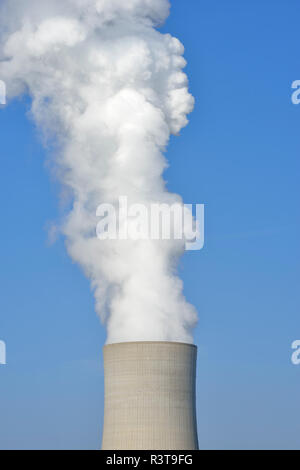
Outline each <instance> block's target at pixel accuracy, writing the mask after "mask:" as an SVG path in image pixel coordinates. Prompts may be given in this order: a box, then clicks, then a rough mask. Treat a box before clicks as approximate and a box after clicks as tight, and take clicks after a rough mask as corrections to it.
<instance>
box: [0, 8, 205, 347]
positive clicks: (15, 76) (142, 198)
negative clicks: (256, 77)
mask: <svg viewBox="0 0 300 470" xmlns="http://www.w3.org/2000/svg"><path fill="white" fill-rule="evenodd" d="M168 14H169V2H168V0H126V1H125V0H63V1H61V0H42V1H41V0H26V1H24V0H4V1H3V2H2V6H1V11H0V18H1V19H0V30H1V38H0V39H1V49H0V77H1V79H2V80H4V81H5V82H6V83H7V88H8V94H9V97H10V98H13V97H15V96H17V95H20V94H23V93H28V94H30V96H31V97H32V110H31V111H32V115H33V117H34V120H35V122H36V123H37V125H38V126H39V127H40V128H41V130H42V131H43V133H44V135H45V136H46V137H50V138H51V139H53V137H54V138H55V158H54V160H55V167H56V170H57V173H58V174H59V178H60V180H61V181H62V183H63V184H64V185H65V187H67V188H68V189H69V190H70V191H71V193H72V200H73V203H72V208H71V210H70V212H69V213H68V215H67V216H66V217H65V220H64V223H63V226H62V231H63V233H64V234H65V236H66V241H67V249H68V252H69V254H70V256H71V257H72V259H73V260H75V261H76V262H77V263H79V264H80V265H81V266H82V268H83V269H84V272H85V274H86V275H87V276H88V277H89V278H90V280H91V284H92V288H93V290H94V294H95V299H96V309H97V312H98V313H99V315H100V317H101V319H102V321H103V322H104V323H105V324H106V326H107V332H108V340H107V341H108V342H118V341H146V340H157V341H159V340H163V341H184V342H191V341H192V328H193V326H194V325H195V322H196V312H195V310H194V308H193V307H192V306H191V305H190V304H189V303H187V302H186V300H185V298H184V296H183V286H182V282H181V280H180V279H179V278H178V276H177V273H176V266H177V262H178V258H179V257H180V256H181V255H182V253H183V247H184V242H183V241H178V240H177V241H174V240H169V241H151V240H138V241H105V242H101V241H99V240H98V239H97V238H96V235H95V227H96V224H97V218H96V209H97V206H98V205H99V204H100V203H104V202H105V203H112V204H116V201H117V200H118V198H119V196H120V195H127V196H128V200H129V201H130V202H139V203H144V204H145V205H149V204H151V203H152V202H156V203H157V202H168V203H170V204H172V203H174V202H178V203H180V204H182V201H181V198H180V197H179V196H177V195H174V194H170V193H168V191H167V190H166V188H165V183H164V180H163V176H162V175H163V172H164V169H165V168H166V160H165V158H164V155H163V152H164V150H165V147H166V145H167V143H168V140H169V137H170V134H178V133H179V131H180V129H181V128H183V127H184V126H185V125H186V124H187V118H186V116H187V114H188V113H190V112H191V111H192V109H193V104H194V100H193V97H192V96H191V95H190V94H189V93H188V88H187V86H188V84H187V77H186V75H185V74H184V73H183V72H182V69H183V68H184V67H185V60H184V58H183V57H182V54H183V52H184V49H183V46H182V44H181V43H180V42H179V41H178V40H177V39H176V38H174V37H171V36H170V35H168V34H161V33H160V32H159V31H157V30H156V29H155V26H156V25H157V24H159V23H161V22H163V21H164V20H165V19H166V18H167V16H168Z"/></svg>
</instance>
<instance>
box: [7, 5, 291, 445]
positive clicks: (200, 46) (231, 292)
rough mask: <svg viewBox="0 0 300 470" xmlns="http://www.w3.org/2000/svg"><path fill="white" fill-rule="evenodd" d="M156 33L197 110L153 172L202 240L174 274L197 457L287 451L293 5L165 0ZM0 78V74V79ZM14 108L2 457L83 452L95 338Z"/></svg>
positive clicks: (95, 399)
mask: <svg viewBox="0 0 300 470" xmlns="http://www.w3.org/2000/svg"><path fill="white" fill-rule="evenodd" d="M172 5H173V7H172V13H171V17H170V18H169V20H168V21H167V23H166V25H165V26H164V27H163V28H162V30H163V31H166V32H170V33H171V34H173V35H175V36H176V37H178V38H179V39H181V41H182V42H183V43H184V45H185V47H186V53H185V57H186V58H187V60H188V67H187V72H188V75H189V78H190V85H191V91H192V93H193V95H194V96H195V98H196V108H195V111H194V113H193V114H192V115H191V118H190V125H189V126H188V127H187V128H186V129H185V130H184V131H183V132H182V134H181V137H180V138H172V140H171V143H170V146H169V149H168V158H169V160H170V163H171V166H170V168H169V169H168V171H167V172H166V179H167V180H168V186H169V188H170V190H172V191H176V192H179V193H181V194H182V195H183V197H184V200H185V202H186V203H205V204H206V243H205V248H204V249H203V250H202V251H200V252H189V253H187V254H186V256H185V258H184V259H183V261H182V264H181V267H180V271H181V274H182V277H183V279H184V281H185V292H186V295H187V297H188V299H189V300H190V301H191V302H193V303H194V304H195V305H196V307H197V309H198V311H199V325H198V327H197V330H196V335H195V342H196V344H197V345H198V346H199V361H198V379H197V386H198V389H197V399H198V428H199V440H200V447H201V448H204V449H231V448H233V449H247V448H251V449H253V448H254V449H260V448H270V449H272V448H286V449H288V448H292V449H293V448H294V449H300V404H299V387H300V366H294V365H292V363H291V360H290V357H291V353H292V351H291V343H292V341H294V340H296V339H300V315H299V312H300V308H299V307H300V294H299V275H300V272H299V271H300V270H299V268H300V263H299V261H300V260H299V239H300V233H299V232H300V217H299V215H300V214H299V202H300V201H299V199H300V197H299V196H300V191H299V176H300V175H299V173H300V163H299V157H300V105H299V106H295V105H293V104H292V103H291V83H292V82H293V81H294V80H297V79H300V60H299V43H300V28H299V18H300V4H299V1H298V0H289V2H286V1H284V0H272V1H270V0H251V1H250V0H245V1H243V2H241V1H240V0H227V1H226V2H225V1H224V0H189V1H183V0H173V1H172ZM0 78H1V77H0ZM28 107H29V101H28V99H26V98H25V99H24V100H23V101H19V102H14V103H11V104H10V105H9V106H7V107H5V108H4V109H3V108H2V109H0V132H1V171H0V192H1V197H0V211H1V243H0V260H1V264H0V282H1V296H0V312H1V313H0V340H1V339H2V340H5V341H6V343H7V354H8V356H7V360H8V364H7V366H0V391H1V393H0V448H1V449H16V448H17V449H28V448H34V449H39V448H43V449H45V448H50V449H51V448H52V449H66V448H68V449H77V448H81V449H96V448H99V447H100V442H101V426H102V418H103V413H102V409H103V369H102V356H101V354H102V353H101V349H102V345H103V344H104V342H105V330H104V329H103V327H102V326H101V325H100V322H99V320H98V318H97V317H96V314H95V313H94V306H93V297H92V295H91V292H90V288H89V283H88V281H87V280H86V279H85V278H84V276H83V275H82V273H81V272H80V270H79V268H78V267H77V266H75V265H73V264H72V262H71V261H70V259H69V258H68V256H67V254H66V252H65V249H64V241H63V240H59V241H58V242H56V243H55V244H54V245H52V246H49V244H48V243H47V225H49V222H50V221H51V220H55V219H56V218H57V217H58V216H59V208H58V206H59V204H58V200H57V188H56V184H55V182H54V181H51V179H50V178H49V172H48V170H47V167H46V165H45V160H46V158H45V156H46V152H45V151H44V150H43V148H42V146H41V144H40V142H39V139H38V136H37V132H36V130H35V129H34V126H33V125H32V123H31V122H29V121H28V120H27V118H26V111H27V110H28Z"/></svg>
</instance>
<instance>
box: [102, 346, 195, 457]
mask: <svg viewBox="0 0 300 470" xmlns="http://www.w3.org/2000/svg"><path fill="white" fill-rule="evenodd" d="M103 351H104V375H105V409H104V429H103V442H102V449H103V450H196V449H198V438H197V424H196V393H195V389H196V384H195V382H196V359H197V348H196V346H194V345H191V344H185V343H170V342H134V343H118V344H109V345H107V346H105V347H104V350H103Z"/></svg>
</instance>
